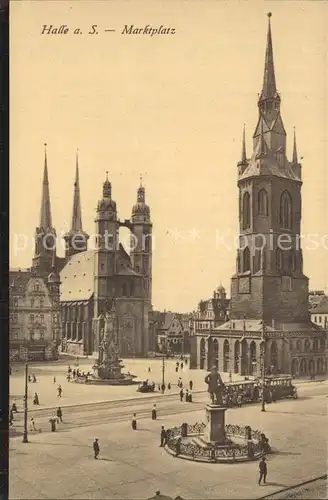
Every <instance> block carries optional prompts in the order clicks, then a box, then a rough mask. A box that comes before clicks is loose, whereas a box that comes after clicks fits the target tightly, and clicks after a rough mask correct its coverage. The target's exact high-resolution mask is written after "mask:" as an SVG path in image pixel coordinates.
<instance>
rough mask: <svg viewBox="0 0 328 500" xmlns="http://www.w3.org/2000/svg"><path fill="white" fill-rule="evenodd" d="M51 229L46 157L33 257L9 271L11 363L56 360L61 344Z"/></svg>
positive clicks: (57, 288) (53, 243) (57, 285)
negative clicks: (28, 265) (24, 267)
mask: <svg viewBox="0 0 328 500" xmlns="http://www.w3.org/2000/svg"><path fill="white" fill-rule="evenodd" d="M55 239H56V231H55V229H54V228H53V226H52V218H51V207H50V195H49V181H48V167H47V156H45V164H44V175H43V186H42V203H41V212H40V223H39V226H38V227H37V229H36V233H35V256H34V258H33V263H32V267H31V268H30V269H27V270H11V271H10V278H9V279H10V289H9V297H10V305H9V338H10V357H11V359H12V360H26V361H27V360H32V359H35V360H36V359H38V360H50V359H57V357H58V350H57V348H58V345H59V344H60V340H61V339H60V332H61V317H60V316H61V315H60V303H59V296H60V289H59V287H60V277H59V274H58V272H57V260H56V252H55V250H54V248H55Z"/></svg>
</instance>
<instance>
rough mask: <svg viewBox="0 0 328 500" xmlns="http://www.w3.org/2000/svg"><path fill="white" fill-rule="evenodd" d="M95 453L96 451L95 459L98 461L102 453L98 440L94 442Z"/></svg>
mask: <svg viewBox="0 0 328 500" xmlns="http://www.w3.org/2000/svg"><path fill="white" fill-rule="evenodd" d="M93 451H94V456H95V459H97V458H98V455H99V453H100V447H99V442H98V439H97V438H96V439H95V440H94V442H93Z"/></svg>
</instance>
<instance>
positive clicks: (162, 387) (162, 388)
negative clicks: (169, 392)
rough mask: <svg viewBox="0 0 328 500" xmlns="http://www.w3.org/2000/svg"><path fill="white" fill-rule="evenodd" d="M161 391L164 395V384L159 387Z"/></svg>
mask: <svg viewBox="0 0 328 500" xmlns="http://www.w3.org/2000/svg"><path fill="white" fill-rule="evenodd" d="M161 390H162V393H163V394H164V392H165V384H162V385H161Z"/></svg>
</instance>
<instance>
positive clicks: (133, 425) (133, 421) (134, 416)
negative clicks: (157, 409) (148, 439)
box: [132, 413, 137, 431]
mask: <svg viewBox="0 0 328 500" xmlns="http://www.w3.org/2000/svg"><path fill="white" fill-rule="evenodd" d="M132 429H133V430H134V431H136V430H137V415H136V413H134V414H133V417H132Z"/></svg>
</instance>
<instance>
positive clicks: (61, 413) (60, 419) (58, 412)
mask: <svg viewBox="0 0 328 500" xmlns="http://www.w3.org/2000/svg"><path fill="white" fill-rule="evenodd" d="M57 417H58V420H59V421H60V422H61V423H63V412H62V409H61V407H60V406H58V408H57Z"/></svg>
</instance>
